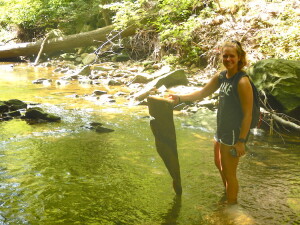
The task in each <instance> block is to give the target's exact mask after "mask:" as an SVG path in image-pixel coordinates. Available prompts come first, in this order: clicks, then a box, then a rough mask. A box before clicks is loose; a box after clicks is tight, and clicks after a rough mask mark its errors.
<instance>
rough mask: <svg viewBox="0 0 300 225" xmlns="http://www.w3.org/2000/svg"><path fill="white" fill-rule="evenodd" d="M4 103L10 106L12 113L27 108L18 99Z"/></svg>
mask: <svg viewBox="0 0 300 225" xmlns="http://www.w3.org/2000/svg"><path fill="white" fill-rule="evenodd" d="M4 103H5V104H6V105H8V106H9V109H10V111H15V110H18V109H26V108H27V104H26V103H25V102H23V101H21V100H18V99H10V100H8V101H5V102H4Z"/></svg>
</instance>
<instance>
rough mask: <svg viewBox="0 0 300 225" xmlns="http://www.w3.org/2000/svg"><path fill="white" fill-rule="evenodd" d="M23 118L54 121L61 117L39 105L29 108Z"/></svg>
mask: <svg viewBox="0 0 300 225" xmlns="http://www.w3.org/2000/svg"><path fill="white" fill-rule="evenodd" d="M24 118H25V119H33V120H39V119H42V120H46V121H49V122H55V121H60V120H61V118H60V117H59V116H56V115H54V114H51V113H46V112H44V110H43V109H42V108H39V107H33V108H29V109H28V110H27V111H26V113H25V116H24Z"/></svg>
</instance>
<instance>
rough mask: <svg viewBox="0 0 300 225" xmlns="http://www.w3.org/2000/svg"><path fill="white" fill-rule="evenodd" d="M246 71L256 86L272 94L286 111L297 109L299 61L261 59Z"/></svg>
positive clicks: (299, 93) (299, 83) (298, 99)
mask: <svg viewBox="0 0 300 225" xmlns="http://www.w3.org/2000/svg"><path fill="white" fill-rule="evenodd" d="M247 72H248V74H249V75H250V77H251V79H252V80H253V82H254V84H255V85H256V87H257V88H258V89H260V90H264V91H265V92H266V93H267V94H268V95H271V96H273V97H274V98H275V99H276V100H277V101H278V102H279V103H280V104H281V105H282V106H283V107H284V111H285V112H286V113H289V112H292V111H295V110H297V109H299V102H300V89H299V87H300V61H293V60H284V59H266V60H261V61H259V62H257V63H255V64H254V65H253V66H252V67H250V68H249V69H248V71H247Z"/></svg>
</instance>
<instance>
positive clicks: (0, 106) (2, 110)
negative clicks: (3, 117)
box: [0, 101, 9, 114]
mask: <svg viewBox="0 0 300 225" xmlns="http://www.w3.org/2000/svg"><path fill="white" fill-rule="evenodd" d="M8 111H9V107H8V105H6V104H5V102H3V101H0V114H1V113H5V112H8Z"/></svg>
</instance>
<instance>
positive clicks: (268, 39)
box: [256, 5, 300, 60]
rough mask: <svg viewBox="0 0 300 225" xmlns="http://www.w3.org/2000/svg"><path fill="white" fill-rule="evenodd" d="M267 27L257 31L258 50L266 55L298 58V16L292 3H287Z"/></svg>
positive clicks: (280, 57) (299, 20) (299, 52)
mask: <svg viewBox="0 0 300 225" xmlns="http://www.w3.org/2000/svg"><path fill="white" fill-rule="evenodd" d="M268 26H269V27H268V28H267V29H264V30H262V31H261V32H259V33H258V35H257V37H256V38H257V39H258V40H259V50H260V52H262V53H263V54H264V55H268V57H272V58H278V59H289V60H300V42H299V34H300V17H299V15H298V12H297V11H296V10H295V9H294V8H293V6H292V5H287V6H286V8H285V10H283V11H282V12H281V13H280V14H279V15H278V17H277V18H276V19H275V20H273V21H270V22H269V24H268Z"/></svg>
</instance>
